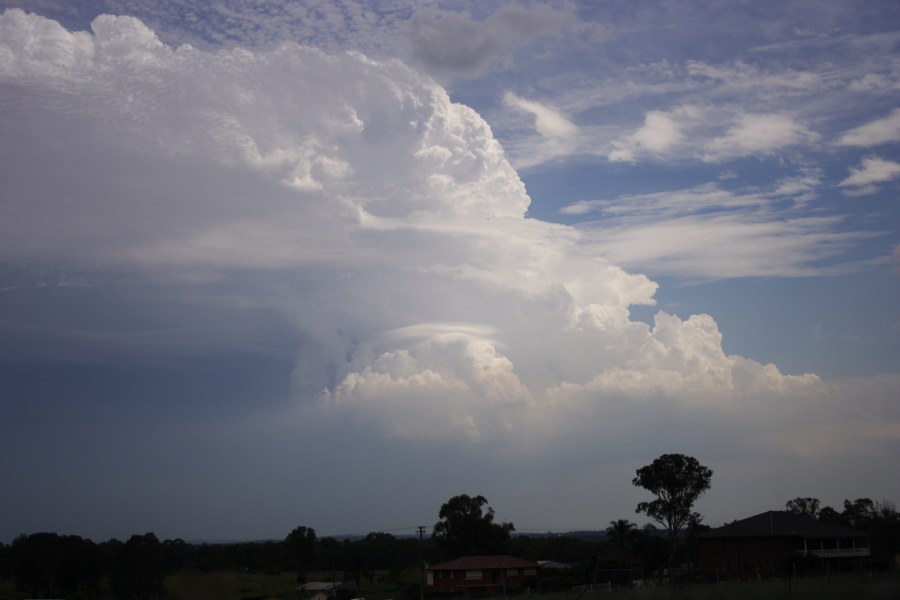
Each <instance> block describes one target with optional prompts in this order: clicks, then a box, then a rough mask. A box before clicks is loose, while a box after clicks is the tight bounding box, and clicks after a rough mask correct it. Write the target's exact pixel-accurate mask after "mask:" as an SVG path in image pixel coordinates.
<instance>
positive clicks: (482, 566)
mask: <svg viewBox="0 0 900 600" xmlns="http://www.w3.org/2000/svg"><path fill="white" fill-rule="evenodd" d="M539 570H540V565H539V564H538V563H536V562H531V561H528V560H523V559H521V558H516V557H515V556H508V555H505V554H500V555H493V556H461V557H460V558H456V559H454V560H451V561H449V562H444V563H440V564H437V565H431V566H429V567H428V570H427V585H428V586H429V587H432V588H434V589H436V590H460V591H477V592H479V593H481V592H483V593H485V594H488V595H501V594H504V593H505V592H506V591H508V590H515V589H521V588H524V587H528V583H529V582H530V580H533V579H534V578H535V577H537V574H538V571H539Z"/></svg>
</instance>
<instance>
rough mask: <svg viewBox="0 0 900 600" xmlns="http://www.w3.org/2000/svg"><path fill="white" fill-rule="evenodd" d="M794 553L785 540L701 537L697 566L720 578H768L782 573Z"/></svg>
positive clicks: (789, 543)
mask: <svg viewBox="0 0 900 600" xmlns="http://www.w3.org/2000/svg"><path fill="white" fill-rule="evenodd" d="M795 554H796V553H795V552H794V549H793V548H792V544H791V542H790V540H785V539H777V538H775V539H764V538H758V539H752V538H750V539H730V540H703V541H702V543H701V544H700V568H701V570H703V572H704V573H706V574H707V576H710V577H718V578H721V579H754V578H756V577H771V576H773V575H778V574H781V573H783V572H784V570H785V568H786V567H787V565H788V564H789V562H790V560H791V559H792V558H793V557H794V556H795Z"/></svg>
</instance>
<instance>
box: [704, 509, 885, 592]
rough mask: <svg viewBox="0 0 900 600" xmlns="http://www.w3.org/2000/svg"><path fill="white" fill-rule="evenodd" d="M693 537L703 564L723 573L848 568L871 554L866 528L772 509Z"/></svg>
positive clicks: (706, 569)
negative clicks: (823, 521)
mask: <svg viewBox="0 0 900 600" xmlns="http://www.w3.org/2000/svg"><path fill="white" fill-rule="evenodd" d="M697 542H698V544H699V550H698V551H699V562H700V568H701V570H703V571H704V572H705V573H707V575H710V576H716V577H721V578H725V579H735V578H736V579H746V578H755V577H771V576H773V575H781V574H788V573H792V572H794V570H795V569H796V568H797V565H798V564H801V565H806V566H818V567H822V568H833V569H840V568H850V567H853V566H858V565H859V564H860V563H861V561H862V560H864V559H866V558H867V557H868V556H869V555H870V547H869V534H867V533H865V532H862V531H857V530H855V529H850V528H847V527H842V526H840V525H834V524H831V523H822V522H820V521H816V520H815V519H813V518H811V517H808V516H805V515H797V514H794V513H790V512H785V511H776V510H771V511H768V512H764V513H761V514H758V515H755V516H753V517H749V518H747V519H743V520H740V521H735V522H734V523H730V524H728V525H725V526H724V527H719V528H717V529H711V530H709V531H706V532H704V533H701V534H699V535H698V536H697Z"/></svg>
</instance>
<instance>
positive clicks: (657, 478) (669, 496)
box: [632, 454, 713, 552]
mask: <svg viewBox="0 0 900 600" xmlns="http://www.w3.org/2000/svg"><path fill="white" fill-rule="evenodd" d="M712 474H713V472H712V470H711V469H709V468H707V467H704V466H703V465H701V464H700V463H699V462H698V461H697V459H696V458H694V457H692V456H685V455H684V454H663V455H662V456H660V457H659V458H657V459H656V460H654V461H653V462H652V463H650V464H649V465H647V466H645V467H641V468H640V469H638V470H637V476H636V477H635V478H634V480H633V481H632V483H633V484H634V485H636V486H638V487H642V488H644V489H646V490H649V491H650V492H652V493H653V494H654V495H655V496H656V500H652V501H650V502H641V503H640V504H638V505H637V508H636V509H635V512H638V513H645V514H646V515H647V516H648V517H650V518H651V519H653V520H654V521H656V522H657V523H659V524H660V525H662V526H664V527H665V528H666V531H667V532H668V535H669V544H670V546H671V548H672V551H673V552H674V550H675V546H676V544H677V542H678V531H679V530H680V529H681V528H682V527H683V526H684V525H686V524H687V523H688V520H689V519H690V518H691V517H692V516H693V514H694V513H693V512H691V509H692V508H693V506H694V502H696V501H697V498H699V497H700V496H701V495H702V494H703V493H704V492H705V491H706V490H708V489H709V486H710V481H711V480H712Z"/></svg>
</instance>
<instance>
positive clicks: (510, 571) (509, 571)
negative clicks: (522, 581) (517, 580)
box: [506, 569, 519, 577]
mask: <svg viewBox="0 0 900 600" xmlns="http://www.w3.org/2000/svg"><path fill="white" fill-rule="evenodd" d="M518 574H519V570H518V569H507V570H506V576H507V577H516V576H517V575H518Z"/></svg>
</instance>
